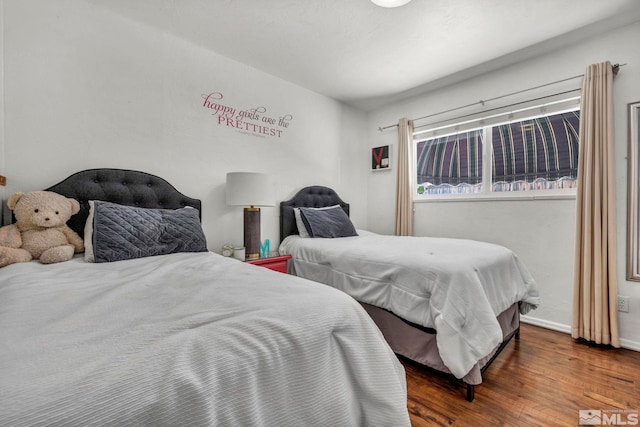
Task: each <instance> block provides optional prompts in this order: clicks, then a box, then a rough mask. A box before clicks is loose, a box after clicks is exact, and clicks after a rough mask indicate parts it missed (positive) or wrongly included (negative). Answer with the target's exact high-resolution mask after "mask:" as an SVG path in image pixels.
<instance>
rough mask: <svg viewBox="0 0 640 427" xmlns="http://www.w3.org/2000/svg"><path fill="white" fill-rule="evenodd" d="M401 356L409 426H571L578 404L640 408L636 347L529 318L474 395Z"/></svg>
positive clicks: (589, 407) (639, 367)
mask: <svg viewBox="0 0 640 427" xmlns="http://www.w3.org/2000/svg"><path fill="white" fill-rule="evenodd" d="M401 360H402V363H403V365H404V366H405V370H406V372H407V389H408V408H409V413H410V416H411V423H412V425H413V426H414V427H422V426H470V425H478V426H480V425H482V426H489V425H490V426H540V427H547V426H564V425H567V426H575V425H578V420H579V418H578V417H579V411H580V410H600V411H613V410H631V411H638V412H640V353H639V352H635V351H632V350H625V349H614V348H609V347H601V346H594V345H590V344H588V343H585V342H582V341H578V340H574V339H572V338H571V337H570V336H569V335H567V334H564V333H561V332H555V331H551V330H548V329H544V328H539V327H536V326H532V325H527V324H523V325H522V328H521V338H520V340H519V341H515V340H512V342H511V343H509V345H508V346H507V347H506V348H505V349H504V351H503V352H502V353H501V354H500V355H499V356H498V358H497V359H496V360H495V361H494V362H493V365H491V366H490V367H489V369H488V370H487V371H486V372H485V373H484V376H483V383H482V384H481V385H479V386H477V387H476V393H475V400H474V401H473V402H467V401H466V400H465V388H464V386H463V385H462V384H461V383H460V382H458V381H456V380H455V379H452V378H451V377H450V376H446V375H443V374H440V373H438V372H435V371H432V370H430V369H428V368H425V367H424V366H422V365H419V364H417V363H414V362H412V361H409V360H406V359H401Z"/></svg>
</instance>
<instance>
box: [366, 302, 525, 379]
mask: <svg viewBox="0 0 640 427" xmlns="http://www.w3.org/2000/svg"><path fill="white" fill-rule="evenodd" d="M360 304H361V305H362V306H363V307H364V309H365V310H366V311H367V312H368V313H369V315H370V316H371V318H372V319H373V320H374V322H375V323H376V325H378V328H379V329H380V331H381V332H382V334H383V335H384V337H385V339H386V340H387V343H389V346H390V347H391V349H392V350H393V351H394V352H395V353H396V354H399V355H402V356H404V357H406V358H408V359H411V360H413V361H415V362H418V363H420V364H422V365H425V366H428V367H430V368H432V369H436V370H438V371H441V372H445V373H448V374H450V373H451V371H449V369H447V367H446V366H445V365H444V363H443V362H442V358H441V357H440V354H439V352H438V346H437V344H436V336H435V333H434V332H433V331H432V330H428V329H425V328H421V327H418V326H416V325H412V324H410V323H407V322H406V321H405V320H402V319H401V318H399V317H398V316H396V315H394V314H393V313H391V312H390V311H387V310H384V309H382V308H378V307H375V306H372V305H370V304H365V303H362V302H361V303H360ZM498 322H499V323H500V327H501V328H502V336H503V343H506V342H508V341H509V339H511V337H513V336H514V335H515V334H517V332H518V330H519V328H520V312H519V311H518V303H515V304H513V305H512V306H511V307H509V308H508V309H506V310H505V311H503V312H502V313H500V315H499V316H498ZM502 347H503V344H500V345H498V346H497V347H496V348H494V349H493V351H491V352H490V353H489V354H487V355H486V356H485V357H483V358H482V359H480V360H479V361H478V363H476V365H474V367H473V368H471V370H470V371H469V372H468V373H467V374H466V375H465V376H464V377H463V378H462V381H463V382H464V383H466V384H468V385H472V386H473V385H478V384H480V383H482V372H483V370H484V368H485V367H486V366H488V364H489V363H490V362H491V361H492V360H493V358H494V356H495V355H496V354H497V353H498V352H499V350H501V349H502Z"/></svg>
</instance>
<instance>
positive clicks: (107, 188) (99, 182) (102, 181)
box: [46, 169, 202, 237]
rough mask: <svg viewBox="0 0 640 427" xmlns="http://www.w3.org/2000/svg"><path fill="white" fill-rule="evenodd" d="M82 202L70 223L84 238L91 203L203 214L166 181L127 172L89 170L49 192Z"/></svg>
mask: <svg viewBox="0 0 640 427" xmlns="http://www.w3.org/2000/svg"><path fill="white" fill-rule="evenodd" d="M46 191H54V192H56V193H59V194H62V195H63V196H65V197H70V198H73V199H76V200H77V201H78V202H80V212H79V213H77V214H76V215H74V216H72V217H71V219H70V220H69V221H68V222H67V225H69V227H71V229H73V230H74V231H75V232H76V233H78V234H79V235H80V236H81V237H83V236H84V224H85V222H86V221H87V216H89V200H103V201H107V202H112V203H118V204H121V205H127V206H139V207H142V208H164V209H179V208H182V207H185V206H191V207H194V208H196V209H198V212H200V211H201V207H202V206H201V205H202V204H201V202H200V200H198V199H192V198H191V197H187V196H185V195H184V194H182V193H181V192H179V191H178V190H176V188H175V187H174V186H173V185H171V184H169V183H168V182H167V181H165V180H164V179H162V178H160V177H158V176H155V175H151V174H148V173H146V172H138V171H134V170H126V169H88V170H84V171H81V172H76V173H74V174H73V175H71V176H69V177H68V178H66V179H64V180H63V181H61V182H59V183H58V184H56V185H53V186H51V187H49V188H47V189H46ZM201 217H202V216H201Z"/></svg>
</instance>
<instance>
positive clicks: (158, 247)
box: [85, 200, 207, 262]
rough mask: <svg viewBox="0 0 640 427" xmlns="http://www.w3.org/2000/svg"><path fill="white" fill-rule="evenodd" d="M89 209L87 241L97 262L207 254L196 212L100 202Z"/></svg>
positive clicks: (91, 203) (91, 204)
mask: <svg viewBox="0 0 640 427" xmlns="http://www.w3.org/2000/svg"><path fill="white" fill-rule="evenodd" d="M90 207H91V208H90V209H91V212H90V214H89V221H88V222H87V225H86V228H85V230H86V231H85V240H87V239H86V238H87V237H88V238H89V239H88V240H90V245H89V247H90V249H89V254H91V255H92V256H93V260H94V261H95V262H112V261H120V260H125V259H132V258H142V257H148V256H154V255H166V254H171V253H176V252H206V251H207V242H206V238H205V236H204V232H203V231H202V226H201V224H200V218H199V215H198V211H197V209H194V208H191V207H185V208H181V209H149V208H138V207H133V206H124V205H118V204H115V203H109V202H103V201H98V200H96V201H92V202H90ZM87 231H88V233H87ZM87 260H88V261H91V259H87Z"/></svg>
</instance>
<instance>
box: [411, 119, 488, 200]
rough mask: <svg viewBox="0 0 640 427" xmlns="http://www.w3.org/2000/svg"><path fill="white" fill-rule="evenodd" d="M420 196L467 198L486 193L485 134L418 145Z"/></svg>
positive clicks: (473, 132) (479, 132) (472, 133)
mask: <svg viewBox="0 0 640 427" xmlns="http://www.w3.org/2000/svg"><path fill="white" fill-rule="evenodd" d="M416 182H417V183H418V186H417V192H418V194H420V195H428V194H465V193H479V192H481V191H482V130H471V131H468V132H462V133H458V134H455V135H449V136H444V137H440V138H433V139H428V140H425V141H421V142H419V143H418V144H417V181H416Z"/></svg>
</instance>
